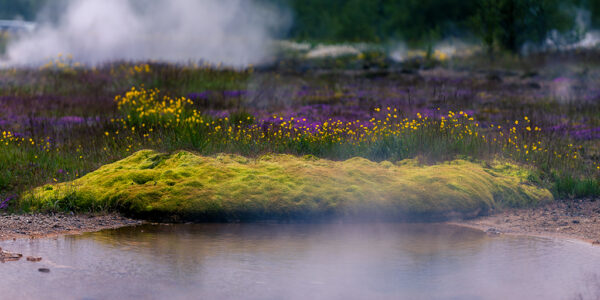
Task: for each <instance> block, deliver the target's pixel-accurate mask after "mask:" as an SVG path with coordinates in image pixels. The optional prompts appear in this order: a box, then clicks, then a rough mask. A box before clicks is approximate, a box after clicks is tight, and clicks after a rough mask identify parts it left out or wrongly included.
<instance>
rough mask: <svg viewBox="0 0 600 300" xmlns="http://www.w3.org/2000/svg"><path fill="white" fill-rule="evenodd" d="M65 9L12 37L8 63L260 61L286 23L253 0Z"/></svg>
mask: <svg viewBox="0 0 600 300" xmlns="http://www.w3.org/2000/svg"><path fill="white" fill-rule="evenodd" d="M55 4H56V3H55ZM63 11H64V12H63V13H61V14H60V16H58V20H56V21H55V22H44V23H42V24H41V26H40V28H39V29H38V30H37V31H36V32H34V33H32V34H30V35H26V36H23V37H21V38H19V39H17V40H15V41H13V42H12V43H10V44H9V45H8V48H7V58H8V64H10V65H31V64H40V63H45V62H47V61H48V60H49V59H51V58H56V57H57V56H58V55H59V54H64V55H67V54H70V55H72V56H73V59H74V60H75V61H77V62H83V63H89V64H97V63H102V62H106V61H112V60H132V61H140V60H160V61H171V62H190V61H199V60H202V61H207V62H210V63H223V64H225V65H229V66H234V67H240V66H245V65H247V64H254V63H260V62H262V61H264V60H265V59H266V58H267V57H268V56H269V54H270V49H271V41H272V39H273V38H274V37H275V36H276V35H277V34H280V33H283V32H284V30H285V29H286V28H287V27H288V25H289V20H288V19H289V18H287V14H286V13H285V12H284V11H282V10H280V9H278V8H275V7H271V6H267V5H265V4H259V3H257V2H255V1H252V0H155V1H144V2H142V1H138V0H72V1H69V2H67V4H66V7H65V9H64V10H63Z"/></svg>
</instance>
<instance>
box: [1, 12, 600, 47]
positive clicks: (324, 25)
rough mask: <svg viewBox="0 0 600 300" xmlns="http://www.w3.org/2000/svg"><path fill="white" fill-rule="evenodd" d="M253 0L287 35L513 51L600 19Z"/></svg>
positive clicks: (574, 33)
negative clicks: (287, 23)
mask: <svg viewBox="0 0 600 300" xmlns="http://www.w3.org/2000/svg"><path fill="white" fill-rule="evenodd" d="M258 1H260V2H264V3H268V4H271V5H278V6H281V7H282V8H284V9H286V10H290V11H291V13H292V15H293V18H294V22H293V25H292V27H291V29H290V31H289V33H288V36H287V37H288V38H292V39H299V40H310V41H326V42H347V41H349V42H385V41H403V42H406V43H408V44H409V45H423V44H425V45H427V44H428V43H431V42H432V41H434V40H438V39H443V38H448V37H461V38H475V37H476V38H479V39H480V40H482V41H483V42H484V43H485V44H486V45H487V46H488V47H490V49H491V48H492V47H498V48H503V49H506V50H509V51H513V52H516V51H518V50H520V49H521V47H522V46H523V45H524V44H526V43H530V44H533V45H535V44H539V43H540V42H542V41H544V40H545V39H546V37H547V36H548V33H550V32H551V31H552V30H557V31H558V32H561V33H563V35H564V36H566V37H568V39H577V38H578V37H580V36H581V34H582V33H583V32H584V31H585V30H586V29H588V28H590V26H598V25H600V2H599V1H594V0H403V1H395V0H328V1H323V0H258ZM48 3H52V4H56V1H49V0H0V18H4V19H7V18H8V19H10V18H15V17H18V18H24V19H26V20H34V19H35V17H36V14H37V12H38V11H40V10H41V9H42V8H43V7H44V6H45V5H46V4H48ZM588 15H589V16H588ZM578 18H579V22H577V21H578ZM582 22H583V23H582Z"/></svg>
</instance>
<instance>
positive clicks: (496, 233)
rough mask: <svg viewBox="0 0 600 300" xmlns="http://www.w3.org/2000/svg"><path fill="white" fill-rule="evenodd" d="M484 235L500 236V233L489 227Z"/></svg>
mask: <svg viewBox="0 0 600 300" xmlns="http://www.w3.org/2000/svg"><path fill="white" fill-rule="evenodd" d="M485 233H487V234H488V235H498V234H501V233H502V232H500V230H498V229H496V228H494V227H490V228H488V229H487V230H486V231H485Z"/></svg>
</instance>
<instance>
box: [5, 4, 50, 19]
mask: <svg viewBox="0 0 600 300" xmlns="http://www.w3.org/2000/svg"><path fill="white" fill-rule="evenodd" d="M46 3H47V0H0V19H14V18H22V19H25V20H33V19H35V16H36V14H37V12H38V11H39V10H40V9H41V7H42V6H43V5H45V4H46Z"/></svg>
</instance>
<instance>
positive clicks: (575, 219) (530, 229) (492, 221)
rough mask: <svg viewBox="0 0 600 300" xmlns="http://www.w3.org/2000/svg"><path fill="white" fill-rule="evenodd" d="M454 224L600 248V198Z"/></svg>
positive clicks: (502, 212)
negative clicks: (557, 239) (543, 237)
mask: <svg viewBox="0 0 600 300" xmlns="http://www.w3.org/2000/svg"><path fill="white" fill-rule="evenodd" d="M449 223H450V224H454V225H459V226H466V227H470V228H476V229H480V230H483V231H485V232H487V233H488V234H491V235H494V234H516V235H532V236H546V237H558V238H567V239H577V240H583V241H586V242H589V243H592V244H595V245H600V199H599V198H595V199H583V200H559V201H555V202H553V203H550V204H547V205H544V206H540V207H535V208H528V209H508V210H504V211H500V212H495V213H493V214H492V215H490V216H484V217H479V218H475V219H472V220H463V221H454V222H449Z"/></svg>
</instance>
